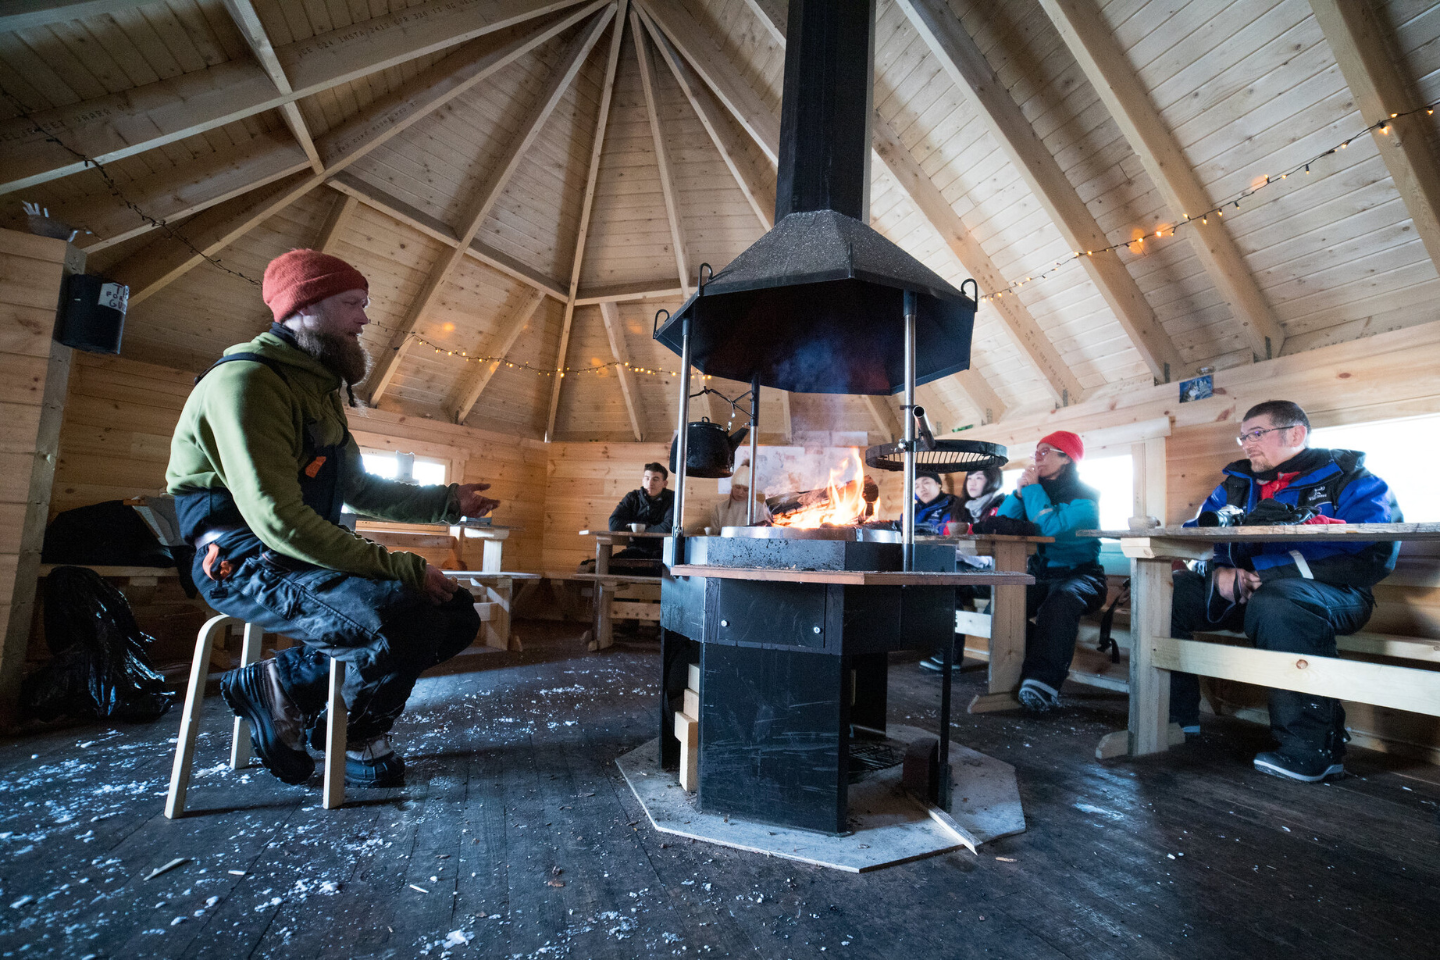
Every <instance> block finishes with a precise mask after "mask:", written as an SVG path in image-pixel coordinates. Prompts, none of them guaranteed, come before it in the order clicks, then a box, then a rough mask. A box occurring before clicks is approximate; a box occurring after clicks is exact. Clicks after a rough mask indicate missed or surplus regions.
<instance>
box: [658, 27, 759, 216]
mask: <svg viewBox="0 0 1440 960" xmlns="http://www.w3.org/2000/svg"><path fill="white" fill-rule="evenodd" d="M640 19H641V20H642V21H643V22H644V24H645V29H646V30H647V31H648V32H649V34H650V38H651V40H653V41H654V43H655V48H656V49H657V50H659V51H660V59H661V60H663V61H664V62H665V65H666V66H668V67H669V68H670V74H671V76H673V77H674V78H675V82H676V83H677V84H679V85H680V91H681V92H682V93H684V94H685V99H686V100H688V101H690V109H692V110H694V111H695V116H696V117H697V118H698V119H699V120H700V125H701V126H703V127H704V128H705V132H706V133H707V134H709V136H710V142H711V143H713V144H715V149H716V150H718V151H720V159H721V160H724V161H725V168H726V169H727V170H729V171H730V176H732V177H734V178H735V185H736V186H737V187H739V188H740V192H741V193H742V194H744V196H745V202H746V203H748V204H749V205H750V209H751V211H753V212H754V214H755V219H756V220H758V221H759V223H760V229H762V230H769V229H770V228H771V227H773V226H775V190H774V188H773V187H771V186H769V185H768V184H765V183H762V182H761V181H760V179H759V178H758V177H756V176H755V171H754V170H753V169H752V168H751V166H750V164H749V162H748V161H747V160H746V159H745V157H744V156H743V155H742V153H741V144H740V143H739V142H738V140H737V138H736V137H735V135H734V132H733V130H732V128H731V127H730V123H729V121H727V120H726V119H725V117H724V116H723V113H722V111H723V109H724V108H723V107H721V106H720V105H719V104H718V103H717V102H715V100H714V97H713V96H712V95H711V93H710V92H709V90H707V89H706V88H705V87H704V86H702V85H701V83H700V82H699V80H698V78H697V77H696V76H695V74H694V73H693V71H691V69H690V67H689V65H688V64H686V62H685V60H684V58H682V57H681V56H680V54H679V53H677V52H676V51H675V48H674V47H673V46H671V44H670V41H669V40H668V39H667V38H666V36H665V34H664V33H663V32H661V30H660V28H659V27H657V26H655V22H654V21H653V20H651V19H650V17H649V16H648V15H647V14H646V13H645V12H644V11H641V12H640Z"/></svg>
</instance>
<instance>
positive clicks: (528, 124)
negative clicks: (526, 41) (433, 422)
mask: <svg viewBox="0 0 1440 960" xmlns="http://www.w3.org/2000/svg"><path fill="white" fill-rule="evenodd" d="M614 15H615V7H614V5H613V4H612V5H610V6H607V7H606V8H605V9H604V10H602V11H600V12H599V13H597V14H596V15H595V16H594V18H593V19H592V20H591V22H590V24H589V25H588V26H587V27H586V28H585V29H584V30H582V31H581V32H580V34H579V35H578V36H576V37H575V39H574V40H572V41H571V42H570V47H569V49H568V50H566V52H565V55H564V56H563V57H562V58H561V59H560V62H559V63H558V64H556V66H555V68H554V70H553V71H552V72H551V74H550V79H549V81H548V82H547V84H546V86H545V89H544V90H543V91H541V93H540V97H539V99H537V100H536V102H535V104H534V106H533V107H532V108H531V110H530V116H529V117H527V118H526V120H525V122H524V123H523V124H522V125H521V127H520V130H519V132H518V136H514V137H511V138H510V139H509V141H508V144H507V147H506V150H505V152H504V153H503V154H501V156H500V160H499V162H498V163H497V164H496V165H495V167H494V168H493V169H492V170H491V171H490V176H489V177H488V178H487V179H486V180H485V182H484V183H482V184H481V185H480V186H479V187H478V188H477V189H476V191H475V193H474V194H473V195H472V196H471V197H470V201H469V203H467V204H466V207H465V214H464V217H463V218H462V220H461V224H462V225H461V226H460V227H459V228H458V229H457V231H456V235H457V237H458V240H457V242H456V245H455V246H454V247H451V248H450V249H448V250H446V251H444V252H443V253H442V254H441V256H440V259H439V261H438V262H436V264H435V265H434V266H433V267H431V268H430V275H429V276H428V277H427V278H426V280H425V285H424V286H423V287H421V289H420V293H419V294H418V295H417V296H416V297H415V300H414V301H413V302H412V303H411V304H410V307H409V309H408V310H406V312H405V316H404V318H403V319H402V320H401V321H400V323H399V325H398V326H397V327H396V328H395V333H394V334H393V335H392V336H391V338H390V345H389V348H388V350H387V351H386V352H385V353H384V354H382V358H381V360H380V362H379V363H378V364H377V365H376V367H375V369H374V370H373V371H372V372H371V376H370V381H369V382H370V404H371V406H374V405H376V404H378V403H379V402H380V399H381V397H383V396H384V395H385V391H386V390H388V389H389V387H390V384H391V383H392V382H393V381H394V379H395V373H396V372H397V371H398V370H399V368H400V363H401V361H402V360H404V359H405V354H406V353H408V352H409V350H410V344H411V343H413V342H414V341H413V340H412V339H411V334H412V333H414V332H415V328H416V327H418V326H419V324H420V321H421V320H423V319H424V318H425V315H426V314H427V313H429V312H430V310H431V309H432V308H433V307H434V306H435V303H436V302H437V301H438V300H439V299H440V291H441V290H442V289H443V288H444V286H445V284H446V283H447V282H449V280H450V277H451V275H452V274H453V273H454V272H455V267H456V266H458V265H459V263H460V260H461V259H462V258H463V257H464V256H465V250H466V249H467V248H468V247H469V246H470V241H472V240H474V239H475V234H476V233H478V232H479V231H480V225H481V224H482V223H484V222H485V218H486V217H488V216H489V215H490V211H491V210H493V209H494V208H495V204H496V202H497V201H498V200H499V199H500V194H501V192H502V191H504V189H505V186H506V184H508V183H509V182H510V178H511V177H512V176H514V175H515V171H516V170H517V169H519V167H520V163H521V161H522V160H523V159H524V157H525V154H526V153H527V152H528V151H529V149H530V147H531V146H532V145H533V144H534V143H535V140H536V138H538V137H539V136H540V130H541V128H542V127H544V125H545V121H546V120H548V119H550V114H551V113H553V112H554V111H555V108H556V107H557V106H559V105H560V100H561V98H562V97H564V96H565V91H566V90H568V89H570V84H571V83H572V82H573V81H574V79H575V76H576V74H578V73H579V72H580V68H581V67H582V66H583V65H584V64H585V58H586V57H588V56H589V55H590V51H591V50H593V49H594V48H595V44H596V43H597V42H598V41H599V40H600V34H601V33H603V32H604V30H605V28H606V27H607V26H609V25H610V20H611V18H612V17H614Z"/></svg>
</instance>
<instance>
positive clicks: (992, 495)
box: [955, 467, 1005, 525]
mask: <svg viewBox="0 0 1440 960" xmlns="http://www.w3.org/2000/svg"><path fill="white" fill-rule="evenodd" d="M1003 482H1004V476H1003V475H1002V474H1001V473H1000V468H999V467H986V468H985V469H984V470H972V471H971V472H970V473H967V474H965V486H964V488H963V489H964V491H965V493H964V496H961V497H957V498H956V499H957V500H958V501H959V503H958V504H957V509H956V511H955V519H956V520H957V521H959V522H961V523H967V524H971V525H974V524H976V523H979V522H980V521H981V520H984V519H985V518H986V517H993V516H995V515H996V514H997V513H999V512H1000V504H1001V503H1003V502H1004V501H1005V494H1003V493H1001V492H1000V485H1001V483H1003Z"/></svg>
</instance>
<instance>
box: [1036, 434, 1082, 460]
mask: <svg viewBox="0 0 1440 960" xmlns="http://www.w3.org/2000/svg"><path fill="white" fill-rule="evenodd" d="M1040 443H1048V444H1050V446H1052V447H1054V448H1055V449H1056V450H1059V451H1060V452H1061V453H1063V454H1065V456H1067V457H1069V458H1070V459H1071V460H1081V459H1084V457H1085V444H1084V442H1082V441H1081V439H1080V437H1079V436H1078V435H1076V434H1073V433H1071V432H1070V431H1069V430H1056V431H1055V432H1054V433H1052V434H1050V435H1049V436H1048V437H1041V438H1040ZM1037 446H1038V444H1037Z"/></svg>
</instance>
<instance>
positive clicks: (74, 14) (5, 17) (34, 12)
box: [0, 0, 154, 33]
mask: <svg viewBox="0 0 1440 960" xmlns="http://www.w3.org/2000/svg"><path fill="white" fill-rule="evenodd" d="M153 2H154V0H45V2H43V3H37V2H35V0H4V2H0V33H13V32H14V31H16V30H29V29H32V28H34V27H43V26H46V25H48V24H51V23H64V22H65V21H66V20H84V19H86V18H87V17H99V16H103V15H105V14H107V13H117V12H119V11H122V10H129V9H131V8H132V7H138V6H140V5H141V4H142V3H153Z"/></svg>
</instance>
